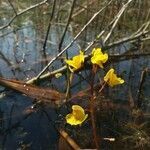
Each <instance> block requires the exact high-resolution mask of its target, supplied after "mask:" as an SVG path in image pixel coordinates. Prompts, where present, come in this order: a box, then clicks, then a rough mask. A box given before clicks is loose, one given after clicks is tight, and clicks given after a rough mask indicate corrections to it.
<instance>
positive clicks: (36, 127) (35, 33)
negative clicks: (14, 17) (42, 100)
mask: <svg viewBox="0 0 150 150" xmlns="http://www.w3.org/2000/svg"><path fill="white" fill-rule="evenodd" d="M1 7H2V5H1ZM7 21H8V20H7V18H5V17H2V18H0V25H4V24H5V23H7ZM19 25H20V27H19ZM19 25H18V27H15V26H14V27H8V28H6V29H4V30H1V31H0V75H1V77H4V78H9V79H12V78H15V79H17V80H23V81H27V80H29V79H31V78H33V77H35V76H36V75H37V74H38V73H39V72H40V71H41V70H42V69H43V68H44V66H45V65H46V60H48V61H50V60H51V59H52V58H53V57H55V56H56V54H57V53H58V51H57V49H58V43H59V41H60V37H61V35H62V31H63V30H64V26H63V25H52V26H51V32H50V34H49V38H48V41H47V48H46V58H45V55H44V52H43V51H42V46H43V42H44V37H45V33H43V32H42V28H41V26H42V24H40V26H39V25H36V23H35V22H33V21H32V20H31V19H27V20H25V21H21V22H20V23H19ZM90 35H91V34H90ZM72 39H73V33H72V27H71V25H70V26H69V29H68V31H67V33H66V36H65V39H64V43H63V45H62V48H64V47H65V46H67V45H68V44H69V43H70V42H71V41H72ZM83 40H84V39H83ZM81 41H82V39H81ZM81 41H80V40H79V41H77V42H74V44H73V45H72V46H71V47H70V48H69V49H68V56H69V58H70V57H72V56H74V55H76V54H78V51H79V50H80V49H82V48H81V46H80V43H82V42H81ZM127 47H130V46H128V45H127ZM118 49H119V51H118ZM124 51H125V49H124V45H123V46H121V48H118V47H117V48H115V49H113V50H110V51H109V52H108V53H110V54H113V53H115V54H116V53H123V52H124ZM64 58H65V54H64V55H63V56H62V60H63V59H64ZM62 65H64V62H63V63H62V62H61V60H58V61H56V62H55V63H54V64H53V65H52V66H51V68H50V69H49V70H50V71H53V70H55V69H58V68H60V67H61V66H62ZM110 66H111V67H112V66H113V67H115V68H116V71H117V72H118V73H119V74H121V75H122V77H123V78H124V79H125V85H124V86H119V87H117V88H114V89H108V91H107V97H111V98H112V100H115V101H117V102H118V101H121V102H122V101H123V102H124V101H127V100H128V99H129V97H128V92H129V89H130V90H131V93H132V96H133V98H134V99H135V100H136V99H137V91H138V89H139V84H140V77H141V72H142V71H143V69H144V68H149V67H150V61H149V57H140V58H137V59H127V60H124V61H119V62H117V63H112V64H111V65H110ZM110 66H109V67H110ZM81 74H82V76H84V77H85V78H88V77H89V75H90V71H89V70H87V71H82V73H81ZM102 74H103V73H102ZM145 80H146V82H144V85H143V91H142V95H143V97H142V100H143V101H144V105H143V109H145V111H144V112H145V113H149V112H150V101H149V98H150V92H149V89H150V75H149V74H147V76H146V79H145ZM60 83H61V84H60ZM40 86H44V87H51V88H52V87H53V88H55V89H57V90H59V91H61V92H65V90H66V89H65V86H66V77H65V76H62V77H60V78H59V79H56V78H54V79H52V80H50V81H48V80H47V81H43V82H42V83H41V84H40ZM88 86H89V85H88V83H87V82H86V81H84V80H83V79H82V78H81V77H80V76H78V75H75V79H74V80H73V83H72V88H71V92H72V93H76V92H79V91H80V90H82V89H85V88H87V87H88ZM0 91H1V95H0V145H1V149H6V150H7V149H8V150H15V149H23V148H24V147H26V149H33V150H34V149H35V150H36V149H39V150H46V149H57V145H58V139H59V134H58V132H57V130H56V127H55V126H56V122H57V121H58V122H59V119H60V118H59V115H58V112H57V110H56V109H55V108H53V107H51V106H44V108H43V109H44V111H43V109H42V108H41V109H39V110H38V111H37V112H33V114H32V115H30V116H26V115H25V114H23V113H22V112H23V110H26V108H29V107H31V106H32V105H33V104H32V99H31V98H29V97H27V96H24V95H22V94H20V93H17V92H14V91H12V90H8V89H5V88H4V87H2V86H1V87H0ZM45 112H46V113H45ZM62 112H63V114H62V115H65V114H66V113H67V112H66V109H65V108H64V110H63V111H62ZM120 116H121V113H120ZM119 118H121V117H119ZM104 125H105V126H107V122H106V123H104ZM108 126H109V125H108ZM106 133H107V131H106V132H105V134H106ZM105 146H106V145H105Z"/></svg>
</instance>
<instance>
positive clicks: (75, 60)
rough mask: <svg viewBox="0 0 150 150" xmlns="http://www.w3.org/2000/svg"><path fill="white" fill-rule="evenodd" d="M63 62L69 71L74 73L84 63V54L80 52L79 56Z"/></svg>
mask: <svg viewBox="0 0 150 150" xmlns="http://www.w3.org/2000/svg"><path fill="white" fill-rule="evenodd" d="M65 62H66V63H67V64H68V65H69V69H70V71H71V72H74V71H75V70H78V69H79V68H81V67H82V65H83V63H84V54H83V52H82V51H80V54H79V55H77V56H74V57H73V58H72V60H65ZM71 67H72V68H71Z"/></svg>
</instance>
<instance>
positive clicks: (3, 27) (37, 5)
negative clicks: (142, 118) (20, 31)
mask: <svg viewBox="0 0 150 150" xmlns="http://www.w3.org/2000/svg"><path fill="white" fill-rule="evenodd" d="M47 2H48V0H44V1H42V2H40V3H38V4H35V5H32V6H30V7H28V8H27V9H24V10H23V11H21V12H18V13H17V14H15V16H14V17H12V18H11V20H10V21H9V22H8V23H7V24H6V25H4V26H1V27H0V30H2V29H5V28H7V27H9V26H10V25H11V23H12V22H13V21H14V20H15V19H16V18H17V17H18V16H20V15H22V14H24V13H26V12H28V11H30V10H32V9H34V8H36V7H39V6H41V5H44V4H46V3H47Z"/></svg>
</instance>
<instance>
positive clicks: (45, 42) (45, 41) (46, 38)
mask: <svg viewBox="0 0 150 150" xmlns="http://www.w3.org/2000/svg"><path fill="white" fill-rule="evenodd" d="M55 6H56V0H54V2H53V7H52V13H51V16H50V20H49V23H48V27H47V32H46V36H45V40H44V44H43V49H42V51H43V53H44V57H45V58H47V55H46V45H47V40H48V35H49V32H50V29H51V24H52V19H53V17H54V12H55ZM47 63H48V62H47V59H46V64H47Z"/></svg>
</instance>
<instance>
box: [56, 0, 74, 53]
mask: <svg viewBox="0 0 150 150" xmlns="http://www.w3.org/2000/svg"><path fill="white" fill-rule="evenodd" d="M75 2H76V0H73V2H72V6H71V9H70V13H69V17H68V21H67V24H66V26H65V29H64V31H63V34H62V37H61V40H60V43H59V46H58V49H59V51H58V52H60V51H61V47H62V44H63V41H64V38H65V35H66V32H67V29H68V26H69V24H70V21H71V16H72V13H73V9H74V6H75Z"/></svg>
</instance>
